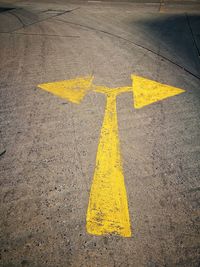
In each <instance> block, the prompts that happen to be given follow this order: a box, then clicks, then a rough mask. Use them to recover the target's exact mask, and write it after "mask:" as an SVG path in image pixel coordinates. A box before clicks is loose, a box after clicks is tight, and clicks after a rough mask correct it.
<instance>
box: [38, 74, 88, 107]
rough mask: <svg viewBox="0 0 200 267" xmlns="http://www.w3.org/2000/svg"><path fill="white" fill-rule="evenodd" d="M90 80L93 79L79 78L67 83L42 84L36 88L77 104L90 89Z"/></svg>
mask: <svg viewBox="0 0 200 267" xmlns="http://www.w3.org/2000/svg"><path fill="white" fill-rule="evenodd" d="M92 80H93V77H83V78H82V77H81V78H76V79H73V80H67V81H60V82H52V83H43V84H39V85H38V87H40V88H41V89H44V90H46V91H48V92H50V93H52V94H54V95H56V96H59V97H61V98H64V99H67V100H69V101H71V102H73V103H76V104H79V103H80V102H81V100H82V99H83V98H84V96H85V95H86V94H87V92H88V90H90V89H91V84H92Z"/></svg>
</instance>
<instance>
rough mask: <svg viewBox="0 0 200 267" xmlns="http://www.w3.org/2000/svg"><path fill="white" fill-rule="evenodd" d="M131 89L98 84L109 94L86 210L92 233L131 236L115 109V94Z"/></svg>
mask: <svg viewBox="0 0 200 267" xmlns="http://www.w3.org/2000/svg"><path fill="white" fill-rule="evenodd" d="M130 90H131V87H122V88H114V89H109V88H106V87H97V89H96V90H95V91H96V92H102V93H105V94H106V95H107V104H106V110H105V115H104V121H103V125H102V129H101V135H100V141H99V146H98V151H97V157H96V168H95V173H94V178H93V183H92V187H91V191H90V200H89V205H88V211H87V231H88V233H90V234H94V235H103V234H108V233H111V234H117V235H121V236H124V237H130V236H131V229H130V219H129V211H128V203H127V196H126V188H125V184H124V175H123V168H122V162H121V156H120V146H119V136H118V123H117V111H116V96H117V95H118V94H119V93H121V92H127V91H130Z"/></svg>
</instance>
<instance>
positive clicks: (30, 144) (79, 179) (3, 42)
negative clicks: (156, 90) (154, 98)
mask: <svg viewBox="0 0 200 267" xmlns="http://www.w3.org/2000/svg"><path fill="white" fill-rule="evenodd" d="M178 2H179V3H178ZM182 2H183V1H182ZM0 6H1V8H0V94H1V97H0V112H1V115H0V119H1V130H0V138H1V139H0V140H1V142H0V185H1V187H0V192H1V194H0V196H1V198H0V199H1V208H0V250H1V254H0V257H1V258H0V266H7V267H17V266H33V267H35V266H37V267H40V266H41V267H43V266H49V267H55V266H63V267H68V266H73V267H75V266H84V267H86V266H88V267H94V266H100V267H114V266H116V267H117V266H121V267H126V266H131V267H142V266H145V267H160V266H165V267H198V266H199V265H200V234H199V229H200V228H199V226H200V216H199V215H200V213H199V206H200V198H199V196H200V194H199V189H200V183H199V178H200V124H199V122H200V55H199V51H200V15H199V13H200V4H199V3H198V1H191V2H189V1H188V2H187V3H185V4H183V3H181V2H180V1H177V2H176V3H175V1H171V2H170V1H169V2H166V1H162V3H156V1H154V3H152V4H151V3H141V2H140V3H130V2H129V3H128V2H127V3H126V2H123V3H122V2H121V3H114V2H113V3H112V2H110V3H102V2H98V3H95V2H86V1H85V2H74V3H73V2H67V1H54V2H53V1H52V2H50V0H49V1H39V0H37V1H32V2H31V1H24V2H22V1H7V2H6V1H5V2H4V3H2V4H1V5H0ZM2 7H4V8H5V7H8V8H11V9H10V10H5V9H3V8H2ZM65 11H68V12H65ZM63 12H65V13H63ZM133 73H135V74H137V75H140V76H143V77H146V78H148V79H152V80H156V81H158V82H161V83H165V84H168V85H171V86H176V87H179V88H182V89H184V90H186V92H185V93H184V94H181V95H178V96H175V97H172V98H169V99H166V100H163V101H161V102H158V103H154V104H152V105H149V106H147V107H144V108H143V109H139V110H135V109H133V106H132V95H131V93H126V94H123V95H120V96H119V97H118V100H117V111H118V121H119V134H120V143H121V153H122V157H123V166H124V175H125V183H126V188H127V195H128V202H129V212H130V217H131V225H132V232H133V235H132V237H131V238H123V237H119V236H114V235H107V236H93V235H89V234H88V233H87V232H86V229H85V218H86V211H87V205H88V198H89V193H90V186H91V182H92V177H93V172H94V167H95V158H96V151H97V146H98V140H99V134H100V129H101V125H102V120H103V114H104V109H105V98H104V97H103V96H102V95H100V94H97V93H95V92H90V93H89V94H88V95H87V96H86V97H85V99H84V100H83V102H82V103H81V104H80V105H74V104H73V103H69V102H66V101H64V100H63V99H60V98H57V97H55V96H53V95H51V94H49V93H47V92H45V91H42V90H40V89H39V88H37V85H38V84H40V83H45V82H52V81H60V80H67V79H72V78H74V77H79V76H88V75H94V77H95V80H94V82H95V84H99V85H105V86H109V87H116V86H130V85H131V74H133Z"/></svg>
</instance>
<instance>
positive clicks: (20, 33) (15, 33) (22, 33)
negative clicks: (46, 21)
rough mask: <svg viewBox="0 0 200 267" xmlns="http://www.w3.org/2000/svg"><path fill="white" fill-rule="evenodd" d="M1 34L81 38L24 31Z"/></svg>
mask: <svg viewBox="0 0 200 267" xmlns="http://www.w3.org/2000/svg"><path fill="white" fill-rule="evenodd" d="M0 34H11V35H33V36H34V35H36V36H37V35H38V36H47V37H64V38H80V36H78V35H77V36H75V35H58V34H44V33H41V34H40V33H24V32H14V33H12V32H0Z"/></svg>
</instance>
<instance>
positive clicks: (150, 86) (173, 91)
mask: <svg viewBox="0 0 200 267" xmlns="http://www.w3.org/2000/svg"><path fill="white" fill-rule="evenodd" d="M131 77H132V80H133V90H134V107H135V108H137V109H139V108H142V107H144V106H147V105H149V104H152V103H154V102H157V101H160V100H163V99H165V98H168V97H171V96H175V95H178V94H181V93H183V92H185V91H184V90H182V89H179V88H176V87H173V86H169V85H165V84H161V83H158V82H155V81H151V80H148V79H145V78H142V77H140V76H136V75H132V76H131Z"/></svg>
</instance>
